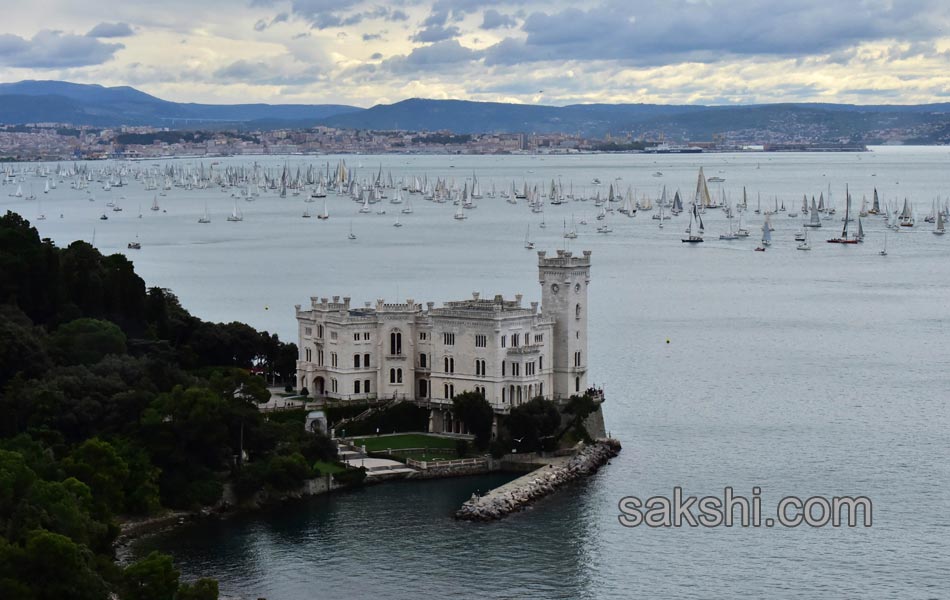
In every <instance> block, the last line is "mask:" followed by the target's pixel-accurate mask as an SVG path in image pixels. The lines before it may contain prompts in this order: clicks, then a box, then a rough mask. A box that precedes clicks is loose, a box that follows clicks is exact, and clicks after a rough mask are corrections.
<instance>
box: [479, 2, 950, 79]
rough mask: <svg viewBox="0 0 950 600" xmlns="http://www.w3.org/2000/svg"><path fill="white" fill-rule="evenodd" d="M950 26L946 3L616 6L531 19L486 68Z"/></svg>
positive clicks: (829, 47)
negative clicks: (532, 62)
mask: <svg viewBox="0 0 950 600" xmlns="http://www.w3.org/2000/svg"><path fill="white" fill-rule="evenodd" d="M948 23H950V6H948V5H947V4H946V3H944V2H941V1H940V0H905V1H903V2H900V3H890V2H885V1H883V0H839V1H837V2H827V1H825V0H797V1H795V2H791V1H789V2H785V3H783V4H774V3H765V2H759V1H757V0H729V1H728V2H726V1H723V0H707V1H706V2H694V1H693V0H635V1H633V2H629V3H628V2H622V1H620V0H611V1H609V2H606V3H604V4H601V5H599V6H597V7H594V8H591V9H588V10H581V9H578V8H567V9H564V10H561V11H558V12H552V13H546V12H540V11H539V12H533V13H531V14H529V15H528V16H527V18H526V20H525V22H524V25H523V26H522V29H523V31H524V32H525V33H526V34H527V37H526V38H524V39H523V40H522V39H515V38H508V39H506V40H504V41H503V42H501V43H500V44H498V45H496V46H495V47H493V48H492V49H491V50H490V51H489V52H488V54H487V57H486V63H487V64H489V65H495V64H518V63H522V62H530V61H538V60H596V59H615V60H617V59H619V60H625V61H631V62H633V63H637V64H663V63H668V62H682V61H687V60H691V61H702V62H712V61H716V60H720V59H722V58H725V57H726V56H729V55H779V56H796V55H802V54H816V53H822V52H830V51H833V50H836V49H839V48H844V47H847V46H850V45H853V44H855V43H859V42H861V41H868V40H879V39H888V38H898V39H911V40H915V39H921V38H927V37H932V36H934V35H939V34H940V32H941V31H942V30H945V29H946V27H947V25H948Z"/></svg>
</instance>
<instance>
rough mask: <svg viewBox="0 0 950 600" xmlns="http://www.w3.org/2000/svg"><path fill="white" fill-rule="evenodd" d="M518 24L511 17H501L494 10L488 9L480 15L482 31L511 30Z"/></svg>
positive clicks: (501, 15)
mask: <svg viewBox="0 0 950 600" xmlns="http://www.w3.org/2000/svg"><path fill="white" fill-rule="evenodd" d="M517 24H518V22H517V21H516V20H515V18H514V17H512V16H511V15H503V14H501V13H500V12H498V11H497V10H495V9H494V8H489V9H488V10H486V11H485V13H484V14H483V15H482V24H481V28H482V29H499V28H501V27H506V28H511V27H514V26H515V25H517Z"/></svg>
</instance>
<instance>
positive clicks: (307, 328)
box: [303, 327, 313, 335]
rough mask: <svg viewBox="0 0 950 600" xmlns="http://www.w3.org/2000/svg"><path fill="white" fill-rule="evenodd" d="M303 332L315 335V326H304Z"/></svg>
mask: <svg viewBox="0 0 950 600" xmlns="http://www.w3.org/2000/svg"><path fill="white" fill-rule="evenodd" d="M303 334H304V335H313V327H304V328H303Z"/></svg>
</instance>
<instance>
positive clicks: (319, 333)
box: [317, 325, 323, 339]
mask: <svg viewBox="0 0 950 600" xmlns="http://www.w3.org/2000/svg"><path fill="white" fill-rule="evenodd" d="M317 337H318V338H320V339H323V325H317Z"/></svg>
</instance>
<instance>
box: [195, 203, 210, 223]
mask: <svg viewBox="0 0 950 600" xmlns="http://www.w3.org/2000/svg"><path fill="white" fill-rule="evenodd" d="M198 222H199V223H210V222H211V217H210V216H209V215H208V203H207V202H205V212H204V214H203V215H201V216H200V217H198Z"/></svg>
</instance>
